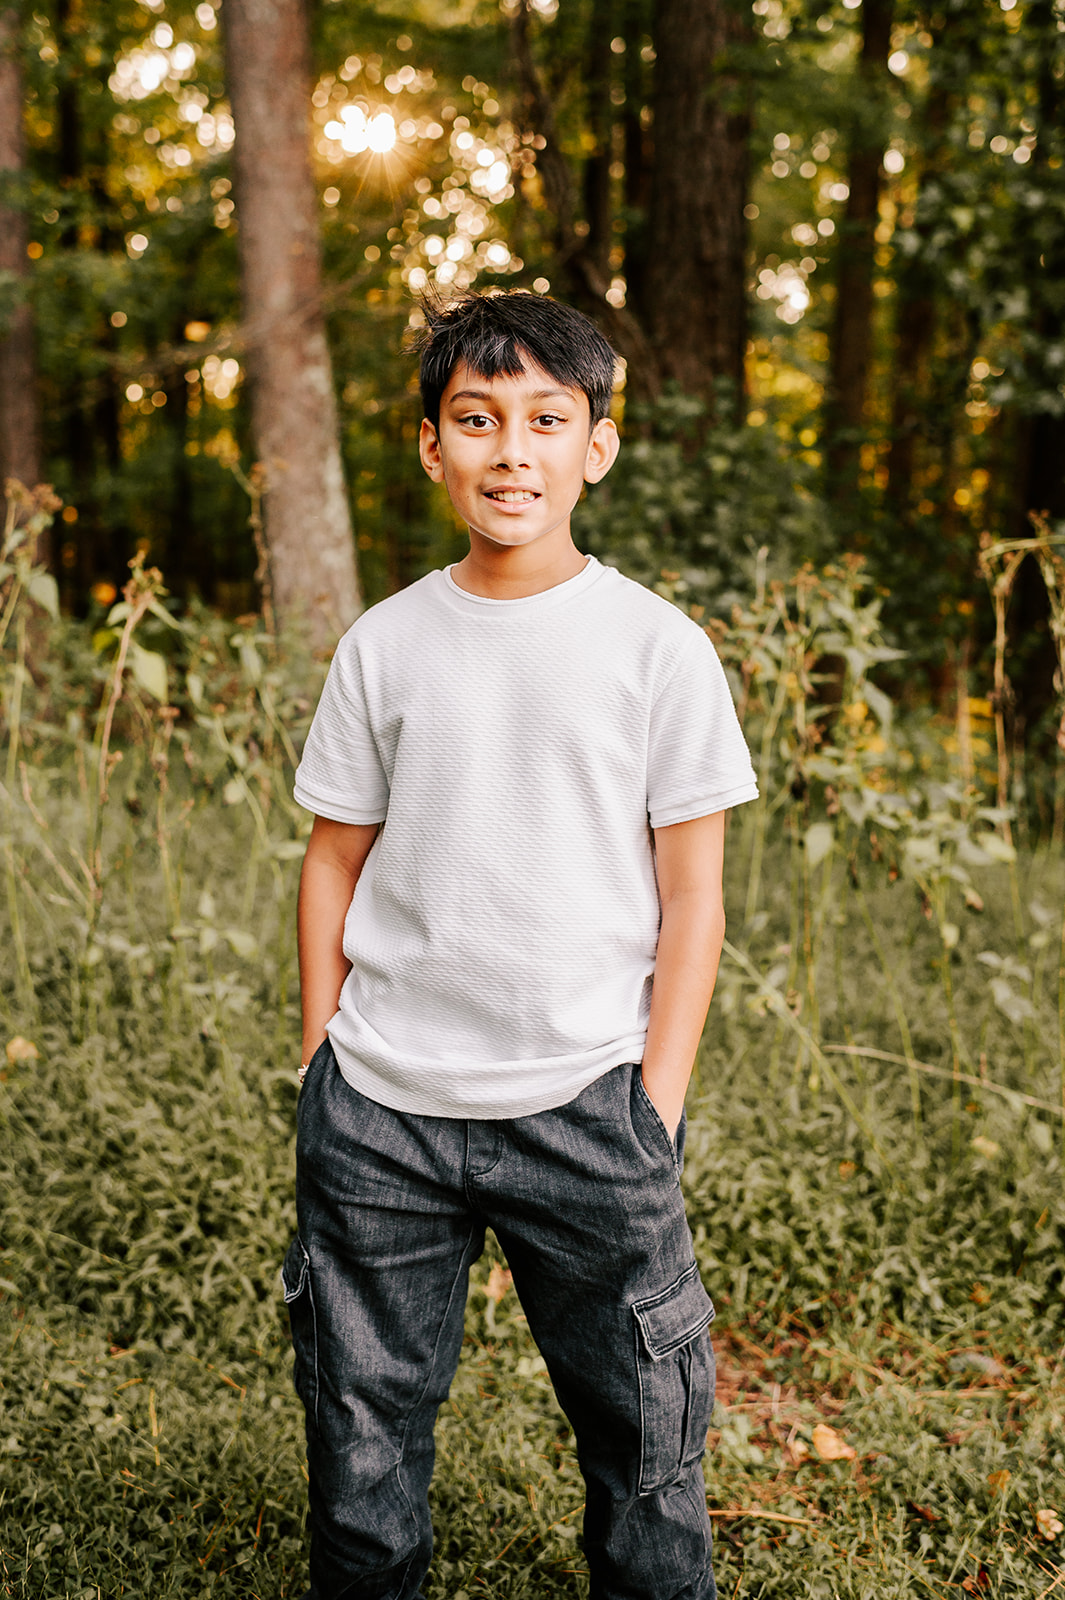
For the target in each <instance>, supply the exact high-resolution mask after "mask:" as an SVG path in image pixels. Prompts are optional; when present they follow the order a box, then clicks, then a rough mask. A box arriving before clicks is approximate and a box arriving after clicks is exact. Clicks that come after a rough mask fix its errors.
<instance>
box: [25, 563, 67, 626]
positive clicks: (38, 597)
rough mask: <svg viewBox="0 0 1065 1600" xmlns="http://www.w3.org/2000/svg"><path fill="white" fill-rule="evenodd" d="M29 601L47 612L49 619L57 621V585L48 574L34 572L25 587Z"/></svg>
mask: <svg viewBox="0 0 1065 1600" xmlns="http://www.w3.org/2000/svg"><path fill="white" fill-rule="evenodd" d="M26 588H27V591H28V593H29V597H30V599H31V600H34V601H36V603H37V604H38V605H39V606H40V607H41V609H42V611H47V613H48V615H49V616H50V617H53V618H54V619H55V620H56V621H57V622H58V620H59V585H58V584H57V583H56V581H55V579H54V578H53V577H52V574H51V573H50V572H35V573H34V574H33V576H32V578H31V579H30V581H29V583H28V584H27V585H26Z"/></svg>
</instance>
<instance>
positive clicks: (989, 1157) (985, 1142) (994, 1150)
mask: <svg viewBox="0 0 1065 1600" xmlns="http://www.w3.org/2000/svg"><path fill="white" fill-rule="evenodd" d="M969 1143H970V1144H971V1145H972V1147H973V1149H974V1150H975V1151H976V1153H977V1155H978V1156H983V1158H984V1160H985V1161H993V1160H994V1158H995V1156H997V1155H998V1153H999V1151H1000V1150H1001V1149H1002V1146H1001V1145H1000V1144H996V1143H995V1141H994V1139H988V1138H987V1137H986V1136H985V1135H984V1134H982V1133H978V1134H977V1135H976V1138H975V1139H970V1140H969Z"/></svg>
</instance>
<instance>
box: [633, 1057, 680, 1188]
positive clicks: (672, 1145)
mask: <svg viewBox="0 0 1065 1600" xmlns="http://www.w3.org/2000/svg"><path fill="white" fill-rule="evenodd" d="M636 1094H637V1097H638V1099H639V1102H640V1104H641V1105H642V1106H643V1108H644V1110H645V1111H646V1113H647V1115H648V1117H649V1118H650V1119H651V1122H652V1123H653V1125H654V1128H655V1131H656V1134H657V1138H658V1143H659V1144H664V1145H665V1147H666V1149H667V1150H668V1151H669V1159H670V1160H671V1161H672V1163H673V1170H674V1172H675V1173H676V1175H677V1179H678V1182H679V1180H680V1174H681V1167H682V1165H683V1161H684V1133H685V1128H686V1125H687V1116H686V1113H685V1112H683V1111H682V1112H681V1118H680V1122H679V1124H678V1126H677V1133H676V1137H675V1138H672V1139H671V1138H670V1136H669V1129H668V1128H667V1127H666V1125H665V1123H664V1122H663V1121H662V1116H661V1113H660V1111H659V1109H658V1107H657V1106H656V1105H655V1103H654V1101H653V1100H652V1099H651V1096H650V1095H649V1094H648V1093H647V1090H646V1088H645V1086H644V1081H643V1074H642V1072H641V1069H640V1068H639V1067H637V1068H636Z"/></svg>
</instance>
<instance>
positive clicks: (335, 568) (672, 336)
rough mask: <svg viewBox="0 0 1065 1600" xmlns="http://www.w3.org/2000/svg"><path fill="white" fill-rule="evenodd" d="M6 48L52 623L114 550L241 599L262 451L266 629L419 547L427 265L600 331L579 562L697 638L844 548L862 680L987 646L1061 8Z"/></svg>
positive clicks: (68, 3) (235, 14)
mask: <svg viewBox="0 0 1065 1600" xmlns="http://www.w3.org/2000/svg"><path fill="white" fill-rule="evenodd" d="M0 55H2V65H0V177H2V189H0V328H2V329H4V330H6V338H5V339H3V340H2V342H0V391H2V396H3V399H2V404H0V454H2V458H3V460H2V464H3V468H4V472H5V473H6V474H9V475H13V476H16V477H18V478H19V479H21V480H22V481H23V482H24V483H27V484H33V483H36V482H39V481H47V482H50V483H52V484H54V486H55V489H56V491H57V493H58V494H59V495H60V496H61V497H62V499H63V502H64V505H63V509H62V512H61V517H60V520H59V521H58V522H57V524H56V527H55V529H54V530H53V532H52V534H51V535H50V536H49V535H47V534H45V535H44V536H43V537H44V538H45V539H47V538H49V537H51V541H52V543H51V547H50V548H49V549H48V550H47V552H46V553H47V558H48V561H49V562H50V564H51V566H52V569H53V571H54V573H55V576H56V577H57V579H58V583H59V592H60V596H61V601H62V607H63V609H64V610H65V611H67V612H70V613H73V614H76V615H86V614H88V615H90V616H95V615H100V616H102V615H104V614H105V613H106V611H107V609H108V607H109V605H110V603H111V601H112V600H113V599H114V598H115V596H116V594H117V592H118V590H119V589H120V588H121V586H122V584H123V583H124V581H125V579H126V575H127V566H126V563H127V561H128V559H129V557H130V556H131V555H132V554H133V553H134V552H135V551H136V550H143V551H146V552H147V556H148V560H149V561H150V562H152V563H154V564H156V565H158V566H159V567H161V568H162V570H163V572H164V575H165V577H166V580H167V582H168V584H169V587H170V589H171V591H172V593H173V594H175V595H176V596H177V597H179V598H181V599H184V598H188V597H190V596H200V597H202V598H203V599H204V600H205V601H207V602H208V603H209V604H212V605H215V606H218V607H220V608H222V609H223V610H224V611H225V612H227V613H228V614H230V615H239V614H241V613H244V612H248V611H250V610H253V609H255V607H256V606H257V605H258V602H259V594H258V591H257V586H256V583H255V574H256V570H257V566H258V565H259V555H258V553H257V550H256V545H255V541H254V539H253V537H252V532H251V531H249V524H248V516H249V501H248V495H247V490H248V488H249V479H248V476H247V475H248V474H249V472H250V471H251V469H252V467H253V464H254V463H256V462H259V463H262V467H261V469H260V478H259V479H258V480H252V481H251V483H250V487H251V489H252V491H253V499H254V495H255V494H256V493H257V491H258V489H259V488H261V486H262V481H263V480H264V479H265V481H266V482H268V483H270V484H271V486H272V489H273V495H272V501H273V504H272V505H271V496H270V495H269V494H268V496H267V503H266V534H267V538H268V541H269V543H270V547H271V555H272V560H273V564H274V568H275V570H274V584H275V587H276V588H277V590H278V599H279V602H280V605H281V609H282V610H284V609H285V607H286V606H288V605H290V604H292V603H298V602H300V601H302V602H303V603H306V604H308V605H310V606H312V607H316V606H317V607H318V609H319V610H321V604H320V602H321V598H322V596H323V595H325V594H328V595H329V596H330V604H331V607H332V615H331V618H330V622H329V627H330V628H331V630H332V634H335V630H336V627H337V626H339V625H343V624H345V623H346V622H347V621H348V620H350V617H351V616H352V615H353V614H354V611H355V608H356V605H357V603H358V601H357V588H358V592H361V596H362V598H363V599H364V601H367V602H372V601H373V600H376V599H378V598H380V597H381V596H383V595H384V594H387V593H389V592H391V591H393V590H395V589H396V588H399V587H401V586H402V585H404V584H406V583H408V582H410V581H411V580H412V579H413V578H416V577H417V576H419V575H420V574H421V573H422V572H424V571H425V570H427V569H428V568H430V567H432V566H435V565H439V564H441V563H442V562H445V561H447V560H449V559H454V557H455V555H456V554H457V553H458V552H459V551H460V549H461V530H459V529H457V528H456V527H455V526H454V523H453V520H452V519H451V518H450V516H449V514H448V511H447V508H446V506H445V505H444V503H443V501H442V499H440V498H438V497H437V496H436V495H434V493H433V491H432V490H431V487H430V486H429V485H428V483H426V482H424V481H423V480H422V477H421V475H420V473H419V471H418V469H417V465H416V462H415V454H414V442H415V437H416V432H417V427H418V422H419V420H420V414H419V409H418V403H417V399H416V394H415V389H414V384H413V375H412V366H413V363H412V361H411V359H410V357H409V356H405V355H404V354H403V353H402V350H401V345H402V340H403V335H404V332H405V330H406V329H407V327H408V326H409V325H410V324H412V323H416V322H417V321H418V318H419V312H418V310H417V308H416V305H415V302H414V298H413V297H414V296H416V295H417V293H418V291H420V290H423V289H425V288H433V287H435V288H437V289H439V290H442V291H444V292H448V291H451V290H454V289H461V288H466V287H468V286H471V285H474V286H477V287H478V288H490V287H495V286H498V287H501V288H506V289H514V288H525V289H529V290H531V291H532V292H534V293H547V292H550V293H552V294H558V295H559V296H561V297H563V298H566V299H569V300H572V301H574V302H575V303H577V304H578V305H580V306H581V307H582V308H583V309H585V310H587V311H588V312H590V313H591V314H592V315H593V316H594V317H596V319H597V320H598V321H599V322H600V324H601V325H602V326H603V328H604V330H605V331H606V332H607V333H608V334H609V335H610V337H611V338H612V339H613V341H614V343H615V345H616V347H617V349H618V351H619V353H620V355H621V357H622V358H623V360H624V362H625V364H626V378H625V384H624V389H623V398H622V400H621V402H620V406H621V409H622V410H623V412H624V428H625V433H626V435H627V437H628V439H629V441H630V448H629V450H628V451H627V452H626V453H625V454H624V455H623V457H622V461H621V463H620V464H619V467H618V469H617V470H616V471H615V473H614V474H613V476H612V479H611V480H610V482H609V483H608V484H606V485H604V486H603V489H602V490H601V491H600V492H599V493H598V494H597V495H596V496H594V497H593V498H591V499H590V500H589V501H588V502H587V504H586V506H585V507H584V510H583V526H582V536H583V538H584V541H585V543H586V545H587V546H588V547H589V548H592V549H594V550H596V551H597V553H599V554H601V555H606V556H607V557H609V558H610V559H612V560H614V561H616V562H617V563H618V564H619V565H621V566H623V567H625V568H627V569H628V570H630V571H632V572H633V573H634V575H635V576H637V577H640V578H642V579H644V581H650V582H655V581H661V573H662V570H663V569H666V571H667V574H668V573H673V574H675V576H674V577H673V578H672V579H670V578H667V581H668V582H671V583H672V584H673V590H672V591H671V592H674V597H675V598H682V597H684V596H687V598H688V599H689V601H694V602H696V603H699V604H703V605H705V606H707V607H709V609H710V611H711V612H718V613H720V614H722V615H727V614H728V611H729V608H730V607H731V605H732V603H733V601H734V600H735V599H736V597H737V595H738V594H739V593H743V592H746V591H747V590H748V589H749V587H750V576H751V570H752V567H753V563H754V559H755V552H756V551H757V550H758V549H759V548H760V547H762V546H766V547H768V559H769V562H770V570H771V571H777V572H780V573H782V574H783V573H790V572H791V571H793V570H795V569H796V567H797V566H798V565H799V564H800V563H801V562H802V561H804V560H813V561H815V562H819V563H820V562H823V561H825V560H828V559H831V558H833V557H835V556H836V555H838V554H839V553H840V552H841V551H844V550H846V551H851V552H859V553H861V554H862V555H863V556H864V557H865V558H866V561H867V563H868V569H869V572H870V574H871V576H872V578H873V580H874V582H875V583H876V584H877V585H879V586H882V587H883V588H884V589H885V590H887V591H888V598H887V600H886V604H885V610H884V617H885V621H886V623H887V625H888V628H889V631H890V632H891V634H892V635H893V636H894V637H895V639H896V641H897V642H898V643H900V644H901V645H902V646H903V647H905V648H906V649H907V650H908V652H909V653H910V663H909V666H908V668H907V672H906V676H905V680H902V679H900V680H899V683H898V685H897V688H898V689H899V690H900V691H902V690H906V691H908V692H910V693H912V694H916V695H920V694H922V693H923V692H927V691H929V690H930V692H931V694H932V697H933V698H935V697H937V696H938V697H944V696H946V695H948V694H949V693H950V691H951V690H952V689H953V687H954V684H955V681H956V678H957V674H958V671H959V666H960V668H961V670H962V672H963V673H964V672H965V671H966V670H967V667H968V664H969V663H970V662H971V661H974V660H975V659H976V658H977V657H978V656H979V654H980V653H981V652H982V651H984V650H985V649H986V648H987V646H988V645H989V642H990V640H991V636H992V630H993V624H992V620H991V617H990V612H989V610H988V608H987V605H986V600H985V599H984V595H985V590H984V582H983V578H982V577H981V575H980V572H979V570H978V563H977V555H978V540H979V536H980V534H981V533H982V532H983V531H984V530H985V529H989V530H991V532H992V533H993V534H994V536H995V537H996V538H1000V539H1002V538H1005V539H1012V538H1018V537H1025V536H1027V535H1029V534H1030V533H1031V531H1032V530H1031V527H1030V525H1029V516H1030V513H1031V512H1033V511H1035V512H1042V513H1048V514H1049V515H1050V517H1051V518H1052V519H1057V518H1062V517H1065V472H1063V462H1065V390H1063V387H1062V384H1063V376H1065V171H1063V168H1062V154H1063V143H1065V99H1063V94H1062V74H1063V70H1065V9H1063V7H1062V5H1061V3H1060V0H932V3H925V0H864V4H863V3H862V0H754V4H753V5H751V4H746V3H739V0H524V3H522V0H503V3H502V4H499V3H497V0H456V3H435V0H434V3H431V4H430V3H428V0H407V3H404V0H376V3H364V4H360V5H358V6H354V5H352V4H349V3H345V0H318V3H314V4H305V3H298V0H227V3H226V5H225V6H224V7H219V6H218V5H217V4H216V3H212V0H199V3H197V4H192V3H190V0H107V3H104V0H51V3H44V0H41V3H38V4H30V3H25V4H15V5H12V4H10V3H6V4H0ZM319 255H320V263H319ZM242 273H243V300H242ZM323 329H325V330H326V331H327V334H328V354H327V353H326V351H325V349H324V347H323V345H322V330H323ZM330 358H331V363H332V384H331V385H330V381H329V360H330ZM330 388H332V389H333V390H334V391H335V395H336V409H335V413H334V409H333V406H332V405H331V404H330V403H329V394H328V393H324V394H323V389H325V390H327V391H328V390H329V389H330ZM315 394H317V395H318V396H319V399H318V400H314V399H313V396H314V395H315ZM309 397H312V398H309ZM337 440H338V441H339V448H340V453H341V459H342V471H343V484H342V483H341V481H340V476H339V473H340V463H339V462H338V461H337V460H336V455H335V451H336V441H337ZM271 462H272V463H273V468H274V471H273V476H272V479H271ZM349 549H353V550H354V554H355V558H356V562H357V573H356V563H355V562H353V561H352V558H351V556H350V555H349V554H348V551H349ZM323 563H324V565H323ZM262 570H265V568H264V569H262ZM323 574H324V575H323ZM678 585H679V589H678V588H677V586H678ZM1017 585H1018V586H1017V591H1016V594H1015V595H1014V597H1013V604H1012V606H1011V609H1010V620H1009V627H1010V631H1011V635H1012V638H1011V662H1012V677H1013V687H1014V691H1015V693H1016V697H1017V705H1018V708H1019V714H1020V716H1021V719H1022V721H1023V722H1024V723H1025V724H1027V727H1028V729H1029V730H1030V731H1035V730H1036V729H1037V727H1038V725H1039V724H1040V719H1043V722H1044V723H1045V724H1046V726H1045V727H1044V728H1043V729H1042V733H1041V735H1040V734H1037V738H1038V739H1039V741H1040V742H1041V743H1042V744H1043V747H1044V748H1046V744H1047V741H1048V740H1049V738H1050V723H1051V721H1056V718H1053V717H1052V715H1051V713H1052V708H1053V700H1054V696H1053V691H1052V688H1051V680H1052V677H1053V670H1054V651H1053V648H1052V644H1051V640H1050V636H1049V631H1048V607H1047V600H1046V595H1045V591H1044V587H1043V583H1042V581H1041V579H1040V577H1039V573H1038V570H1037V568H1036V564H1035V563H1034V562H1027V563H1025V564H1024V566H1023V567H1022V569H1021V571H1020V573H1019V574H1018V579H1017ZM356 586H357V587H356ZM324 628H325V625H323V630H324ZM327 636H332V635H331V634H329V635H327V633H326V632H325V631H323V634H322V638H323V639H325V638H326V637H327Z"/></svg>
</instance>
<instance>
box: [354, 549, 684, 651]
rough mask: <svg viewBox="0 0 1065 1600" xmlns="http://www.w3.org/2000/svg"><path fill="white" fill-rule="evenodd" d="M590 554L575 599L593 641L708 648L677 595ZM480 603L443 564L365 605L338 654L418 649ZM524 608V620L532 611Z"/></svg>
mask: <svg viewBox="0 0 1065 1600" xmlns="http://www.w3.org/2000/svg"><path fill="white" fill-rule="evenodd" d="M591 560H592V562H593V563H594V566H595V569H596V571H595V574H594V577H593V575H591V574H590V575H589V576H590V577H592V581H591V582H590V583H584V584H582V585H581V588H580V590H579V591H578V592H576V593H575V595H574V597H573V598H574V599H575V600H576V601H577V603H578V605H579V608H580V618H579V629H580V631H581V633H582V634H584V635H585V636H586V638H587V641H588V642H589V644H590V643H591V641H592V640H593V639H596V638H598V639H599V640H600V641H601V642H603V643H604V644H605V643H606V642H607V641H608V640H610V641H611V642H612V643H613V644H615V645H616V646H617V647H618V648H620V649H622V650H623V652H624V648H625V645H626V644H628V645H629V646H630V647H635V648H640V647H652V648H654V649H655V650H656V653H658V652H660V651H664V652H665V654H666V655H667V656H672V657H674V658H676V657H677V656H679V655H681V654H683V653H685V652H686V651H687V650H690V649H692V648H695V647H696V645H695V641H696V640H697V639H699V640H701V641H702V644H703V646H704V647H705V646H709V644H710V641H709V639H708V638H707V635H706V633H705V631H704V630H703V629H702V628H701V627H700V626H699V624H698V623H696V622H693V621H692V619H691V618H690V617H688V616H686V615H685V613H684V612H683V611H681V610H680V608H679V607H678V606H675V605H674V604H673V603H672V601H670V600H666V599H665V598H664V597H663V596H662V595H660V594H655V592H654V591H653V590H652V589H648V588H645V587H644V585H643V584H642V583H637V582H636V580H635V579H633V578H629V577H626V576H625V574H624V573H622V572H619V571H618V570H617V568H616V567H608V566H602V565H601V564H600V563H599V562H598V561H596V560H595V558H594V557H592V558H591ZM546 593H547V594H551V593H553V591H547V592H546ZM534 598H536V599H540V598H544V597H541V596H536V597H534ZM497 603H498V602H493V603H492V605H493V606H494V605H495V604H497ZM515 604H517V602H515ZM483 605H484V603H483V602H482V601H480V600H478V599H476V598H475V597H472V596H466V595H464V594H462V593H461V592H459V591H456V590H454V588H453V586H452V585H451V584H450V582H449V579H448V575H447V572H446V570H445V569H442V568H438V569H436V570H434V571H432V572H428V573H426V574H425V576H424V577H422V578H418V579H417V580H416V581H415V582H414V583H412V584H410V585H408V587H407V588H405V589H400V590H399V591H397V593H395V594H391V595H388V596H387V597H386V598H385V599H383V600H378V601H376V602H375V603H374V604H373V605H372V606H369V607H367V609H366V610H365V611H364V612H363V613H362V615H361V616H359V617H358V618H357V619H356V621H355V622H354V623H353V624H352V626H351V627H350V628H349V629H348V631H347V632H346V633H345V634H344V636H343V637H342V639H341V640H340V642H339V644H338V645H337V652H336V653H337V654H338V655H339V656H341V657H345V656H351V655H356V656H362V655H363V654H364V653H365V652H366V651H370V652H372V653H374V654H376V653H377V652H380V651H387V652H388V653H389V655H392V656H394V655H395V653H396V652H397V651H399V652H401V653H402V652H403V651H405V650H406V649H407V648H408V646H410V647H414V648H416V647H417V645H418V643H424V642H425V640H426V637H427V634H428V633H432V634H433V635H437V634H438V633H439V632H441V631H442V632H443V634H445V635H446V634H447V633H448V632H449V631H450V630H451V628H452V626H453V624H454V621H455V618H456V617H458V616H460V615H462V614H464V613H465V614H466V615H467V617H475V618H477V619H478V620H481V619H483V618H484V616H485V612H484V610H483ZM536 609H537V611H539V610H540V608H539V607H537V608H536ZM567 609H568V608H567ZM523 614H524V620H525V621H526V622H528V621H530V620H531V617H532V615H534V613H532V614H531V613H524V611H523ZM540 614H541V616H543V618H544V619H545V620H546V619H547V618H548V617H549V616H550V617H552V618H553V620H554V621H555V622H557V623H561V625H562V627H563V628H564V629H565V628H568V627H569V626H571V625H578V624H577V623H576V619H574V622H573V624H571V622H570V618H569V617H568V616H567V615H566V612H565V611H563V612H561V613H560V612H558V611H557V610H555V608H554V607H547V608H545V609H544V610H543V611H542V612H540ZM711 648H712V647H711Z"/></svg>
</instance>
